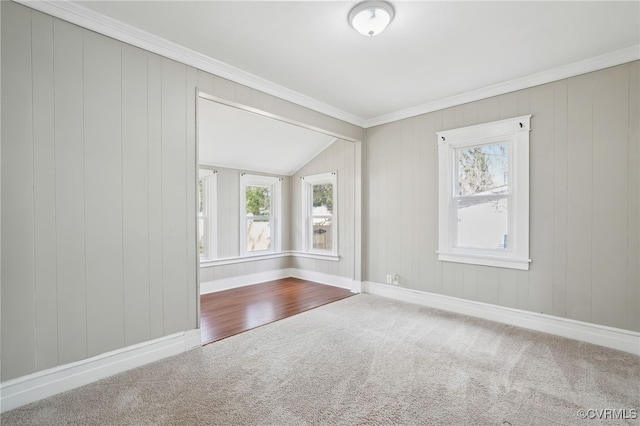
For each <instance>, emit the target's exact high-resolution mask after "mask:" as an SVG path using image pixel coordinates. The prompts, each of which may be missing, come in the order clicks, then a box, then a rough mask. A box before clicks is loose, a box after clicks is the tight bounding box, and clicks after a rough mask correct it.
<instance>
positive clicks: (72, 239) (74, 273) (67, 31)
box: [53, 20, 87, 364]
mask: <svg viewBox="0 0 640 426" xmlns="http://www.w3.org/2000/svg"><path fill="white" fill-rule="evenodd" d="M53 32H54V35H53V43H54V49H53V50H54V57H53V73H54V98H55V105H54V108H55V113H54V115H55V173H56V180H55V182H56V237H57V239H56V254H57V265H56V269H57V286H58V294H57V306H58V361H59V363H60V364H65V363H69V362H72V361H77V360H80V359H83V358H85V357H86V356H87V317H86V316H87V300H86V287H85V281H86V279H85V234H84V229H85V202H84V193H85V188H84V187H85V182H84V142H83V138H84V129H83V119H84V111H83V105H84V99H83V80H84V74H83V59H82V58H83V48H82V46H83V39H82V30H81V29H80V28H78V27H76V26H73V25H71V24H67V23H66V22H62V21H59V20H54V22H53Z"/></svg>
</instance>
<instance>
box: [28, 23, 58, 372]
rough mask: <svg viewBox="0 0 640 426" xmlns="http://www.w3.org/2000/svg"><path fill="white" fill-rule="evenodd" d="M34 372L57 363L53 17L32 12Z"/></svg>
mask: <svg viewBox="0 0 640 426" xmlns="http://www.w3.org/2000/svg"><path fill="white" fill-rule="evenodd" d="M31 20H32V23H33V27H32V31H31V34H32V40H31V48H32V64H33V167H34V175H33V185H34V189H33V196H34V206H33V207H34V231H35V232H34V234H35V280H36V347H37V369H38V370H41V369H44V368H50V367H55V366H56V365H58V308H57V306H56V304H55V303H51V301H52V300H55V299H56V292H57V281H56V184H55V182H56V181H55V145H54V143H55V140H54V129H55V127H54V93H53V19H52V18H51V17H50V16H47V15H44V14H42V13H39V12H31Z"/></svg>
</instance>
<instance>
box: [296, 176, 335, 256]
mask: <svg viewBox="0 0 640 426" xmlns="http://www.w3.org/2000/svg"><path fill="white" fill-rule="evenodd" d="M301 180H302V203H303V205H302V214H303V223H304V231H303V233H302V235H303V248H304V250H305V251H308V252H316V253H321V254H331V255H337V254H338V214H337V211H338V210H337V200H338V194H337V173H336V172H329V173H322V174H317V175H313V176H305V177H302V178H301Z"/></svg>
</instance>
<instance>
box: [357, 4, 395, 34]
mask: <svg viewBox="0 0 640 426" xmlns="http://www.w3.org/2000/svg"><path fill="white" fill-rule="evenodd" d="M393 16H394V10H393V7H392V6H391V4H389V3H387V2H385V1H365V2H362V3H359V4H357V5H356V6H355V7H354V8H353V9H351V12H349V24H351V26H352V27H353V28H354V29H355V30H356V31H357V32H359V33H360V34H362V35H364V36H367V37H373V36H375V35H378V34H380V33H381V32H382V31H384V29H385V28H387V26H388V25H389V24H390V23H391V21H392V20H393Z"/></svg>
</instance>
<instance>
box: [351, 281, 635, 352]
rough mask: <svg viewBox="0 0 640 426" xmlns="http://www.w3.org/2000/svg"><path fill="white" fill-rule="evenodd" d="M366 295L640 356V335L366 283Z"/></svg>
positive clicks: (364, 286) (517, 310)
mask: <svg viewBox="0 0 640 426" xmlns="http://www.w3.org/2000/svg"><path fill="white" fill-rule="evenodd" d="M363 292H364V293H369V294H374V295H377V296H382V297H388V298H390V299H395V300H401V301H403V302H409V303H416V304H418V305H423V306H428V307H430V308H435V309H442V310H444V311H449V312H455V313H458V314H463V315H468V316H472V317H477V318H483V319H486V320H490V321H496V322H500V323H503V324H509V325H514V326H517V327H522V328H527V329H529V330H536V331H541V332H543V333H548V334H553V335H556V336H562V337H566V338H569V339H574V340H580V341H583V342H588V343H593V344H595V345H600V346H605V347H608V348H612V349H617V350H620V351H624V352H629V353H632V354H635V355H640V333H639V332H636V331H631V330H624V329H620V328H614V327H608V326H604V325H599V324H592V323H587V322H583V321H576V320H572V319H568V318H561V317H555V316H551V315H546V314H539V313H536V312H528V311H523V310H520V309H514V308H506V307H503V306H497V305H491V304H488V303H482V302H476V301H473V300H465V299H459V298H457V297H452V296H445V295H441V294H435V293H427V292H423V291H417V290H412V289H406V288H402V287H395V286H390V285H386V284H379V283H374V282H370V281H366V282H364V284H363Z"/></svg>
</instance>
